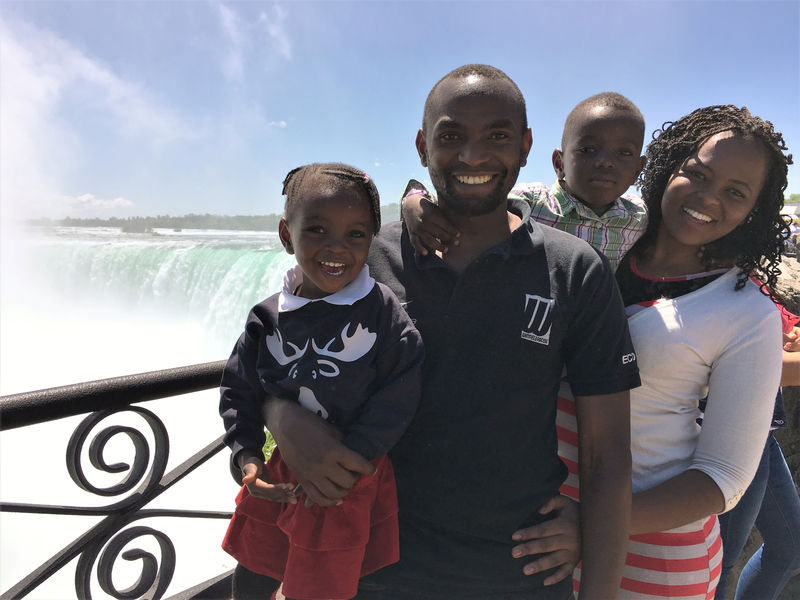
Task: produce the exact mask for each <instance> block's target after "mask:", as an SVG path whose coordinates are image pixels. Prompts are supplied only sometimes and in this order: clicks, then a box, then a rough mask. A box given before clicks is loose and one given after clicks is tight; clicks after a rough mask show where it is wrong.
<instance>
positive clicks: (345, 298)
mask: <svg viewBox="0 0 800 600" xmlns="http://www.w3.org/2000/svg"><path fill="white" fill-rule="evenodd" d="M301 283H303V271H302V270H301V269H300V265H295V266H294V267H292V268H291V269H289V270H288V271H287V272H286V275H284V276H283V289H281V293H280V295H279V296H278V312H289V311H292V310H297V309H298V308H302V307H303V306H305V305H306V304H310V303H311V302H327V303H328V304H335V305H339V306H350V305H352V304H355V303H356V302H358V301H359V300H361V299H362V298H363V297H364V296H366V295H367V294H369V293H370V291H371V290H372V288H373V286H374V285H375V280H374V279H373V278H372V277H370V274H369V267H368V266H367V265H364V268H363V269H361V272H360V273H359V274H358V275H356V278H355V279H353V281H351V282H350V283H348V284H347V285H346V286H344V287H343V288H342V289H340V290H339V291H338V292H336V293H334V294H331V295H329V296H325V297H323V298H316V299H314V300H312V299H311V298H303V297H301V296H295V295H294V291H295V290H296V289H297V288H298V287H300V284H301Z"/></svg>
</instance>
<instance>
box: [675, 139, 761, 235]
mask: <svg viewBox="0 0 800 600" xmlns="http://www.w3.org/2000/svg"><path fill="white" fill-rule="evenodd" d="M766 174H767V159H766V155H765V152H764V149H763V147H762V146H761V144H760V142H758V141H756V140H748V139H743V138H741V137H738V136H737V135H736V134H735V133H733V132H731V131H723V132H721V133H718V134H716V135H714V136H712V137H710V138H709V139H708V140H706V141H705V142H703V144H701V145H700V147H699V148H698V149H697V151H696V152H694V153H693V154H692V155H691V156H689V158H687V159H686V160H685V161H684V162H683V164H682V165H681V166H680V167H678V169H677V170H676V171H675V172H674V173H673V174H672V176H671V177H670V179H669V181H668V182H667V187H666V188H665V190H664V195H663V196H662V198H661V212H662V215H663V221H662V224H661V233H662V234H667V235H668V236H669V237H671V238H672V239H673V240H674V241H675V242H677V243H679V244H682V245H685V246H693V247H699V246H702V245H704V244H709V243H711V242H713V241H715V240H718V239H720V238H721V237H724V236H726V235H727V234H729V233H730V232H731V231H733V230H734V229H736V228H737V227H738V226H739V225H741V224H742V223H743V222H744V220H745V219H746V218H747V217H748V216H749V215H750V212H751V211H752V210H753V207H754V206H755V204H756V200H757V199H758V196H759V194H760V193H761V188H762V187H763V185H764V179H765V178H766Z"/></svg>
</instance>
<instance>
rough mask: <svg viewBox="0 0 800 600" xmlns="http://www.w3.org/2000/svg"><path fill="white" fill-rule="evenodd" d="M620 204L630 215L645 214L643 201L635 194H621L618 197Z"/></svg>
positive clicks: (645, 209)
mask: <svg viewBox="0 0 800 600" xmlns="http://www.w3.org/2000/svg"><path fill="white" fill-rule="evenodd" d="M619 200H620V202H622V205H623V206H624V207H625V210H627V211H628V212H629V213H631V214H641V215H646V214H647V205H646V204H645V202H644V200H643V199H642V198H640V197H639V196H636V195H635V194H623V195H622V196H620V197H619Z"/></svg>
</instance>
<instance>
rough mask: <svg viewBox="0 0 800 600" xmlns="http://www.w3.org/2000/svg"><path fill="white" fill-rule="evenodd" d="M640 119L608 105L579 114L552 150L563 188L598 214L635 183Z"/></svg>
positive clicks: (641, 160) (640, 164)
mask: <svg viewBox="0 0 800 600" xmlns="http://www.w3.org/2000/svg"><path fill="white" fill-rule="evenodd" d="M643 136H644V131H643V130H642V124H641V122H640V121H637V120H636V119H634V118H632V117H631V116H630V115H629V114H628V113H626V112H624V111H620V110H618V109H615V108H613V107H608V106H595V107H593V108H591V109H589V110H588V111H587V112H586V113H585V114H584V115H583V116H582V117H580V118H579V119H578V120H577V121H576V123H575V126H574V127H573V128H572V131H571V132H568V133H567V135H566V136H565V139H564V141H563V145H564V147H563V148H561V149H556V150H554V151H553V168H554V169H555V171H556V174H557V175H558V179H559V181H561V182H562V184H563V185H564V187H565V188H566V191H567V192H569V193H570V194H571V195H573V196H574V197H575V198H577V199H578V200H580V201H581V202H582V203H583V204H585V205H586V206H588V207H589V208H591V209H592V210H594V211H595V212H597V213H602V212H603V211H604V210H605V209H607V208H608V207H609V206H610V205H611V204H612V203H613V202H614V201H615V200H616V199H617V198H618V197H619V196H621V195H622V194H624V193H625V190H627V189H628V188H629V187H630V186H631V185H633V184H634V183H635V182H636V177H637V176H638V175H639V172H640V171H641V170H642V168H643V167H644V164H645V160H646V159H645V157H644V156H641V151H642V141H643Z"/></svg>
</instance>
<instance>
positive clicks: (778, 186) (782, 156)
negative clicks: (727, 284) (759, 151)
mask: <svg viewBox="0 0 800 600" xmlns="http://www.w3.org/2000/svg"><path fill="white" fill-rule="evenodd" d="M723 131H733V132H734V133H735V134H736V135H737V136H741V137H742V138H744V139H748V140H750V139H752V140H758V141H759V142H760V143H761V145H762V146H763V148H764V154H765V156H766V158H767V175H766V178H765V180H764V185H763V187H762V189H761V193H760V194H759V196H758V198H757V199H756V203H755V207H754V208H753V211H752V212H751V213H750V216H749V217H748V218H747V219H746V220H745V222H743V223H742V224H741V225H739V226H738V227H737V228H736V229H734V230H733V231H731V232H730V233H729V234H728V235H726V236H724V237H722V238H720V239H718V240H715V241H714V242H711V243H710V244H706V245H705V246H704V248H703V255H702V261H703V264H704V265H705V266H706V267H709V268H711V267H713V266H714V265H718V264H720V263H721V262H730V261H731V260H732V261H733V262H734V264H735V265H736V266H737V267H739V269H740V270H741V272H740V273H739V277H738V280H737V282H736V289H737V290H738V289H741V288H743V287H744V285H745V283H746V281H747V279H748V278H749V277H750V276H751V275H755V276H756V277H757V278H758V279H760V280H761V281H762V282H763V283H764V284H765V285H766V287H767V288H768V289H773V288H774V285H775V282H776V280H777V278H778V275H780V269H779V268H778V263H780V260H781V258H780V257H781V252H782V250H783V243H784V240H785V239H786V238H787V237H788V236H789V227H788V225H787V223H786V222H785V221H784V219H783V217H781V214H780V212H781V209H783V192H784V190H785V189H786V183H787V182H786V175H787V171H788V165H790V164H792V155H791V154H788V153H786V150H787V147H786V143H785V142H784V140H783V135H782V134H781V133H780V132H777V131H775V129H774V127H773V126H772V123H770V122H769V121H764V120H763V119H761V118H759V117H756V116H754V115H751V114H750V111H749V110H747V108H745V107H742V108H738V107H736V106H732V105H724V106H721V105H720V106H708V107H706V108H699V109H697V110H695V111H693V112H691V113H690V114H688V115H686V116H685V117H682V118H680V119H678V120H677V121H674V122H667V123H664V125H663V126H662V128H661V129H658V130H656V131H655V132H654V133H653V141H652V142H650V144H649V145H648V147H647V166H646V167H645V168H644V170H643V171H642V173H641V174H640V175H639V181H638V185H639V186H640V188H641V192H642V198H644V201H645V203H646V204H647V209H648V214H649V223H648V226H647V231H646V232H645V234H644V235H643V236H642V238H641V239H640V240H639V242H638V243H637V244H636V247H635V251H636V252H638V253H641V252H642V251H644V250H646V249H647V248H649V247H651V246H652V244H653V243H654V242H655V238H656V232H657V231H658V227H659V225H660V224H661V219H662V216H661V197H662V196H663V195H664V190H665V189H666V187H667V183H668V182H669V180H670V177H671V176H672V175H673V173H675V172H676V171H677V170H678V168H680V167H681V165H682V164H683V163H684V161H685V160H686V159H687V158H689V156H691V155H692V154H693V153H694V152H696V151H697V149H698V148H699V147H700V145H702V144H703V142H705V141H706V140H707V139H708V138H710V137H711V136H713V135H715V134H717V133H721V132H723Z"/></svg>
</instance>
